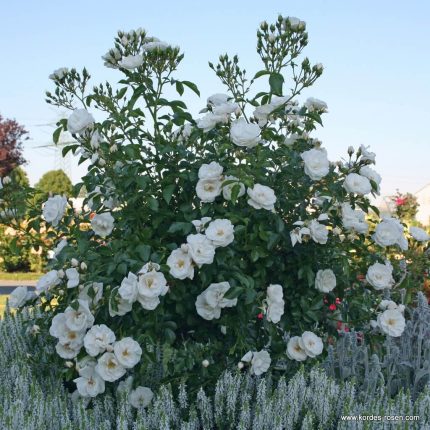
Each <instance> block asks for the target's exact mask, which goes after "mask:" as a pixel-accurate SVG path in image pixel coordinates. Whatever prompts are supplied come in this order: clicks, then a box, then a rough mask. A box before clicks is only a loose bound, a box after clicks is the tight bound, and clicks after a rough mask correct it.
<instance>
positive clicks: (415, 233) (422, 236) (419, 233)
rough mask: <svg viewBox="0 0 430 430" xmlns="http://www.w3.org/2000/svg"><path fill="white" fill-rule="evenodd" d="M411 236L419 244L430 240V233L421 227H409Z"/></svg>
mask: <svg viewBox="0 0 430 430" xmlns="http://www.w3.org/2000/svg"><path fill="white" fill-rule="evenodd" d="M409 233H410V235H411V236H412V237H413V238H414V239H415V240H417V241H418V242H427V241H428V240H430V236H429V235H428V233H427V232H426V231H425V230H423V229H422V228H419V227H409Z"/></svg>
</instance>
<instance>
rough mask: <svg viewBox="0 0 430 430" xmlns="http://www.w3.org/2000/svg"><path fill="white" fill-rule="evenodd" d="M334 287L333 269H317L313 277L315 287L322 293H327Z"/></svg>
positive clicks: (334, 276)
mask: <svg viewBox="0 0 430 430" xmlns="http://www.w3.org/2000/svg"><path fill="white" fill-rule="evenodd" d="M335 287H336V275H335V274H334V272H333V270H331V269H325V270H318V272H317V275H316V277H315V288H316V289H317V290H319V291H321V292H322V293H329V292H330V291H333V290H334V289H335Z"/></svg>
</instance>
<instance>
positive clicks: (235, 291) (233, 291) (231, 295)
mask: <svg viewBox="0 0 430 430" xmlns="http://www.w3.org/2000/svg"><path fill="white" fill-rule="evenodd" d="M242 291H243V288H242V287H233V288H230V289H229V290H228V291H227V292H226V293H225V294H224V298H226V299H235V298H236V297H239V295H240V293H241V292H242Z"/></svg>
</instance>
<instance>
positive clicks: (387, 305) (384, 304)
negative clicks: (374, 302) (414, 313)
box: [379, 300, 405, 313]
mask: <svg viewBox="0 0 430 430" xmlns="http://www.w3.org/2000/svg"><path fill="white" fill-rule="evenodd" d="M379 308H380V309H382V310H383V311H385V310H386V309H398V310H399V311H400V312H401V313H403V312H404V310H405V305H398V304H397V303H396V302H393V301H392V300H381V303H379Z"/></svg>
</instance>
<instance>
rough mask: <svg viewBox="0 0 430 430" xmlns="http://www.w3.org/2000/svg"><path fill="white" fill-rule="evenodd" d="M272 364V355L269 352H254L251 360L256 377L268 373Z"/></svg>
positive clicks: (252, 371)
mask: <svg viewBox="0 0 430 430" xmlns="http://www.w3.org/2000/svg"><path fill="white" fill-rule="evenodd" d="M271 362H272V360H271V358H270V354H269V353H268V352H267V351H264V350H262V351H258V352H254V353H253V355H252V360H251V373H252V374H253V375H256V376H260V375H262V374H263V373H264V372H267V370H268V369H269V367H270V363H271Z"/></svg>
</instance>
